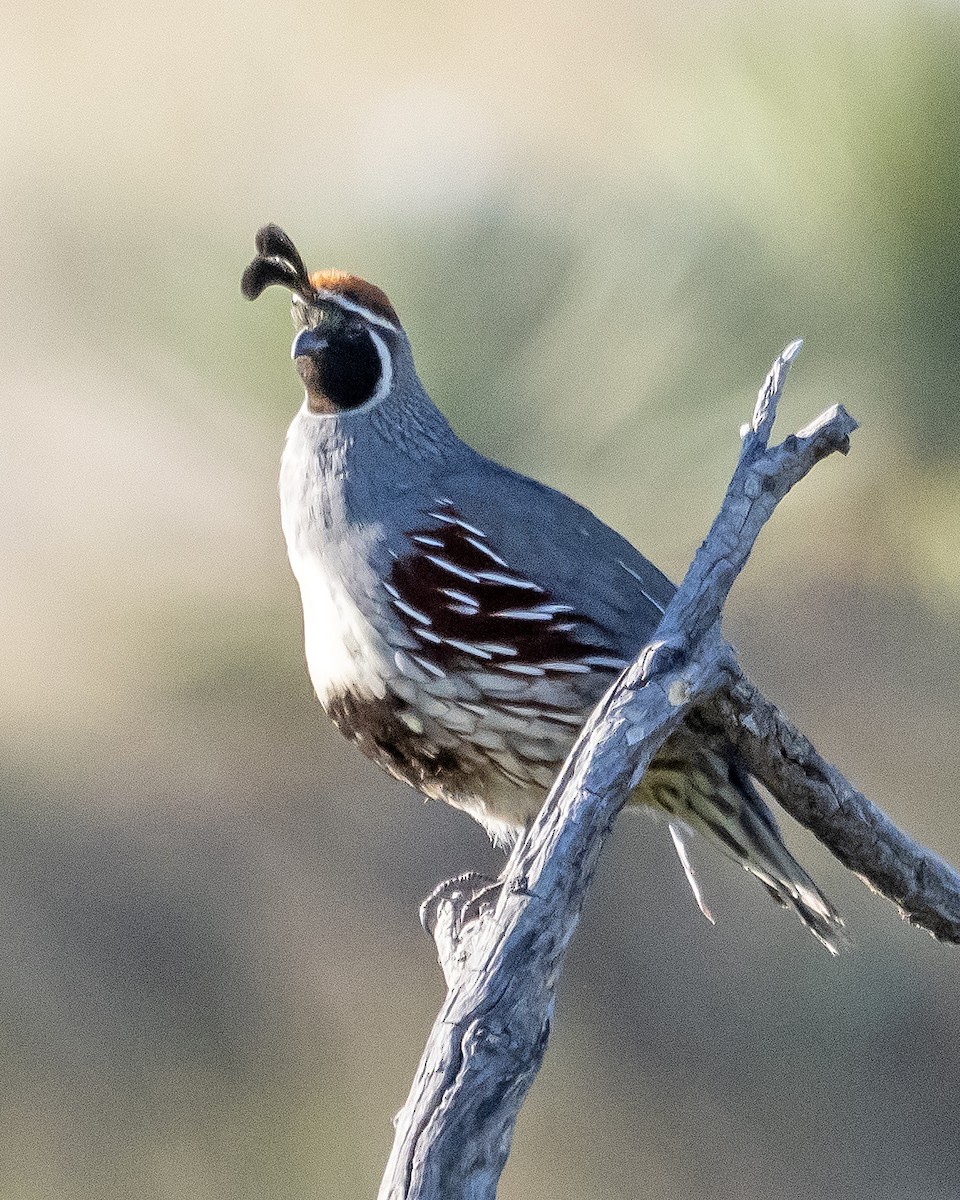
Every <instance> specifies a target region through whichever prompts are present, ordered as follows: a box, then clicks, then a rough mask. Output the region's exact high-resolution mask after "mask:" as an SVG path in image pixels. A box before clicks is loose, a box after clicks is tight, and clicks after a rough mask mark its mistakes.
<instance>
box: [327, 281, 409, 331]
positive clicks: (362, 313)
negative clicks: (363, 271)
mask: <svg viewBox="0 0 960 1200" xmlns="http://www.w3.org/2000/svg"><path fill="white" fill-rule="evenodd" d="M317 295H319V296H322V297H323V298H324V299H325V300H332V301H333V302H334V303H335V304H339V305H340V307H341V308H345V309H347V311H348V312H352V313H356V314H357V316H358V317H363V319H364V320H365V321H369V322H370V324H371V325H379V326H380V328H381V329H389V330H390V332H391V333H399V332H400V327H399V325H394V323H393V322H392V321H388V320H387V318H386V317H378V316H377V314H376V313H375V312H371V311H370V309H369V308H364V307H363V305H362V304H357V303H356V301H354V300H348V299H347V298H346V296H341V295H340V293H339V292H328V291H326V289H321V290H320V291H319V292H318V293H317Z"/></svg>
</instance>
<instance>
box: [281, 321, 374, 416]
mask: <svg viewBox="0 0 960 1200" xmlns="http://www.w3.org/2000/svg"><path fill="white" fill-rule="evenodd" d="M324 333H325V335H326V342H327V344H326V346H325V347H324V348H323V349H322V350H321V351H319V352H318V353H317V354H313V355H309V356H304V357H302V358H298V359H297V370H298V371H299V372H300V377H301V379H302V380H303V383H304V386H305V387H306V389H307V396H308V402H309V406H310V408H311V410H312V411H313V412H321V413H333V412H345V411H348V410H349V409H351V408H358V407H359V406H360V405H361V404H366V402H367V401H368V400H369V399H371V397H372V396H373V395H374V393H375V392H376V390H377V387H378V386H379V384H380V377H381V375H382V373H383V364H382V363H381V361H380V354H379V352H378V351H377V347H376V345H375V344H374V341H373V338H372V337H371V336H370V331H369V329H368V328H367V327H366V325H365V324H364V323H363V321H361V320H354V319H352V318H350V319H347V320H345V321H343V322H342V323H340V324H339V325H338V327H336V328H334V329H331V330H330V331H329V333H327V332H326V330H325V329H324Z"/></svg>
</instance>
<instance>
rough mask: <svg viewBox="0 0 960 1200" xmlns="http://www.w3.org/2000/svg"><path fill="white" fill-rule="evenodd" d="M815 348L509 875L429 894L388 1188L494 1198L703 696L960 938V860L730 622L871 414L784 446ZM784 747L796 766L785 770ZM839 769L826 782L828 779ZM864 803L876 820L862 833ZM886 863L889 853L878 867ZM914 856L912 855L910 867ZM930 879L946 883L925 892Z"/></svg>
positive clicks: (788, 358)
mask: <svg viewBox="0 0 960 1200" xmlns="http://www.w3.org/2000/svg"><path fill="white" fill-rule="evenodd" d="M799 349H800V343H799V342H795V343H793V344H792V345H791V346H788V347H787V349H786V350H785V351H784V353H783V354H782V355H781V356H780V357H779V358H778V359H777V361H776V363H775V364H774V366H773V368H772V370H771V372H770V375H769V376H768V377H767V380H766V382H765V383H764V386H763V388H761V391H760V395H759V398H758V401H757V406H756V409H755V412H754V417H753V421H752V422H751V424H750V426H749V427H748V428H747V429H746V430H745V431H744V440H743V446H742V450H741V454H740V459H739V462H738V464H737V468H736V471H735V472H734V475H733V478H732V480H731V483H730V487H729V488H728V490H727V494H726V496H725V498H724V502H723V505H722V507H721V510H720V513H719V515H718V516H717V519H716V521H715V522H714V524H713V527H712V529H711V530H710V533H709V535H708V536H707V539H706V540H705V542H704V544H703V545H702V546H701V547H700V549H699V551H698V552H697V555H696V557H695V559H694V562H693V564H692V566H691V568H690V570H689V572H688V573H687V576H686V578H685V579H684V581H683V584H682V585H681V587H680V589H679V590H678V592H677V595H676V597H675V598H674V600H673V602H672V603H671V604H670V606H669V608H668V610H667V612H666V614H665V615H664V618H663V620H662V622H661V624H660V627H659V629H658V630H657V633H656V635H655V639H654V641H653V642H652V643H651V644H650V645H649V646H648V647H647V648H646V649H645V650H644V651H643V653H642V654H641V655H640V657H639V658H638V659H637V661H636V662H635V663H634V664H633V665H632V666H631V667H629V668H628V669H627V670H626V671H625V672H624V674H623V675H622V676H621V678H620V680H619V681H618V683H617V684H616V685H615V686H614V687H613V688H612V689H611V690H610V692H608V694H607V696H606V697H605V698H604V699H603V701H602V702H601V703H600V705H599V706H598V707H597V709H596V711H595V712H594V713H593V715H592V716H591V718H590V720H589V721H588V722H587V724H586V726H585V728H584V730H583V732H582V734H581V736H580V738H579V739H578V741H577V744H576V746H575V747H574V749H573V750H572V752H571V754H570V757H569V758H568V759H567V762H566V763H565V764H564V767H563V769H562V771H561V772H560V775H559V776H558V778H557V780H556V783H555V784H554V786H553V788H552V789H551V792H550V795H549V796H548V798H547V801H546V803H545V804H544V807H543V810H542V811H541V813H540V815H539V816H538V818H537V820H536V822H535V824H534V825H533V827H532V829H531V830H530V832H529V834H528V835H527V837H526V838H524V839H523V840H522V841H521V842H520V843H519V844H518V845H517V847H516V849H515V851H514V853H513V855H512V856H511V858H510V861H509V863H508V864H507V867H506V870H505V872H504V875H503V879H502V886H501V887H499V888H494V889H490V888H489V887H488V886H486V884H487V882H488V881H480V880H475V879H471V878H470V877H464V879H461V880H457V881H454V883H453V884H452V885H449V886H447V887H445V888H441V889H439V890H438V892H437V893H435V894H434V896H433V897H431V899H430V900H429V901H428V902H427V905H426V917H427V920H428V923H429V925H430V927H431V929H432V931H433V933H434V936H435V937H436V939H437V944H438V947H439V949H440V957H441V962H442V965H443V968H444V973H445V975H446V978H447V981H448V984H449V992H448V994H447V997H446V1000H445V1002H444V1005H443V1008H442V1009H441V1011H440V1014H439V1016H438V1017H437V1020H436V1022H435V1024H434V1027H433V1030H432V1032H431V1034H430V1039H429V1041H428V1043H427V1046H426V1049H425V1051H424V1055H423V1058H422V1059H421V1062H420V1066H419V1068H418V1071H417V1075H416V1078H415V1079H414V1082H413V1086H412V1089H411V1092H410V1096H409V1098H408V1100H407V1103H406V1105H405V1106H404V1108H403V1109H402V1110H401V1112H400V1113H399V1114H398V1117H397V1122H396V1125H397V1129H396V1138H395V1141H394V1147H393V1152H392V1154H391V1157H390V1161H389V1163H388V1165H387V1170H386V1174H385V1175H384V1179H383V1182H382V1184H381V1188H380V1193H379V1196H380V1200H493V1198H494V1197H495V1195H496V1188H497V1181H498V1180H499V1177H500V1173H501V1171H502V1170H503V1166H504V1164H505V1162H506V1158H507V1154H508V1152H509V1149H510V1140H511V1137H512V1133H513V1127H514V1122H515V1120H516V1116H517V1113H518V1112H519V1109H520V1106H521V1104H522V1103H523V1099H524V1097H525V1095H526V1093H527V1090H528V1089H529V1087H530V1084H531V1083H532V1082H533V1079H534V1077H535V1075H536V1073H537V1070H538V1069H539V1066H540V1062H541V1060H542V1058H543V1053H544V1050H545V1048H546V1043H547V1038H548V1034H549V1026H550V1018H551V1015H552V1012H553V1004H554V995H555V988H556V984H557V979H558V977H559V974H560V970H561V967H562V964H563V959H564V956H565V953H566V949H567V946H568V944H569V941H570V938H571V937H572V936H573V933H574V931H575V929H576V926H577V923H578V920H579V916H580V911H581V908H582V905H583V901H584V897H585V895H586V891H587V888H588V886H589V883H590V880H591V877H592V875H593V871H594V868H595V866H596V863H597V859H598V856H599V854H600V851H601V849H602V847H603V844H604V841H605V839H606V836H607V834H608V833H609V831H610V828H611V826H612V823H613V820H614V817H615V816H616V814H617V812H618V811H619V809H620V808H621V807H622V805H623V803H624V801H625V799H626V797H627V796H628V795H629V793H630V791H631V789H632V788H633V786H634V785H635V784H636V782H637V781H638V780H639V779H640V777H641V776H642V774H643V772H644V770H645V769H646V767H647V764H648V763H649V762H650V759H651V758H652V757H653V755H654V754H655V753H656V751H657V750H658V749H659V747H660V745H661V744H662V743H663V742H664V740H665V739H666V738H667V737H668V736H669V734H670V732H671V731H672V730H673V729H674V728H675V727H676V725H677V724H678V723H679V722H680V721H681V720H682V719H683V718H684V716H685V715H686V714H687V711H688V709H689V707H690V705H691V704H693V703H698V704H700V705H702V703H703V701H704V700H705V698H708V697H713V699H712V700H711V702H710V705H709V706H708V712H707V719H714V718H715V719H716V720H717V721H720V722H721V723H722V724H723V725H724V727H725V728H726V729H727V731H728V733H729V734H730V736H731V737H734V739H735V740H736V743H737V745H738V747H740V749H741V753H743V755H744V758H745V760H746V762H747V765H748V766H749V767H750V769H751V770H752V771H755V772H756V774H757V775H758V777H759V778H760V779H761V780H763V781H764V782H769V783H771V785H772V786H774V787H775V790H776V791H777V792H778V794H779V792H780V789H781V786H782V785H783V783H784V781H786V784H787V789H788V792H789V794H790V796H791V804H790V805H789V807H790V811H792V812H793V813H794V815H796V816H798V817H799V818H800V819H801V820H802V821H803V822H804V823H805V824H807V825H808V826H809V827H810V828H811V829H813V831H814V832H815V833H816V834H817V835H818V836H819V837H821V838H822V839H823V840H825V841H826V842H827V844H828V845H830V838H831V836H834V835H838V836H839V843H838V845H837V846H836V847H834V846H831V848H832V849H834V850H835V853H837V854H838V856H839V857H840V858H841V859H842V861H844V862H847V863H848V864H849V865H850V866H852V867H853V869H854V870H856V871H858V873H861V874H863V875H864V876H866V877H867V878H869V879H870V881H871V882H872V883H873V884H874V885H875V886H877V887H879V888H880V890H882V891H884V893H885V894H887V895H889V896H891V898H893V899H895V900H896V901H897V903H899V904H901V906H902V907H903V908H905V909H907V910H908V911H909V913H910V914H911V918H912V919H914V920H916V921H918V923H922V924H925V925H926V926H927V927H928V928H930V929H931V930H932V931H933V932H935V933H937V935H938V936H941V937H947V936H949V937H951V938H952V939H953V940H956V939H957V937H960V881H958V879H957V877H956V875H952V874H949V871H950V869H949V868H948V867H946V866H945V864H939V860H936V863H937V869H936V870H935V869H934V860H933V857H932V856H930V855H928V854H927V852H925V851H922V850H921V849H920V848H919V847H916V846H914V845H913V843H910V842H909V840H908V839H906V838H904V836H903V835H902V834H900V833H899V831H896V830H895V829H894V828H893V826H891V825H890V824H889V822H886V818H882V814H878V813H877V811H876V810H875V809H872V806H871V807H870V808H869V812H868V809H867V808H865V807H864V805H867V804H868V802H867V801H865V800H864V799H863V797H860V796H859V794H858V793H855V792H854V791H853V789H852V788H850V786H849V784H845V781H843V780H842V778H841V777H840V776H839V775H838V773H836V772H835V771H834V770H833V768H829V767H827V765H826V764H824V763H822V760H819V759H818V758H816V757H815V752H813V751H812V747H809V746H808V744H807V743H805V742H804V741H803V739H802V738H800V735H798V734H796V733H795V731H791V730H789V726H787V725H786V722H785V720H784V719H783V718H782V717H781V716H780V714H779V713H777V712H776V710H775V709H773V708H772V706H770V705H768V704H767V702H766V701H764V700H763V698H762V697H760V696H759V695H758V694H757V693H756V692H754V691H753V690H752V689H751V688H750V686H749V685H748V684H747V683H746V681H745V680H744V679H743V677H742V675H741V673H740V670H739V666H738V664H737V662H736V659H735V656H734V655H733V652H732V650H731V648H730V647H729V646H728V645H727V644H726V642H724V640H723V638H722V636H721V634H720V617H721V613H722V609H723V605H724V603H725V601H726V597H727V595H728V593H729V591H730V588H731V586H732V584H733V582H734V580H735V579H736V577H737V575H738V573H739V572H740V570H742V568H743V566H744V564H745V562H746V560H747V558H748V556H749V554H750V552H751V550H752V547H753V544H754V542H755V540H756V537H757V535H758V534H759V532H760V529H761V528H762V526H763V524H764V523H765V522H766V521H767V519H768V518H769V517H770V515H771V514H772V512H773V510H774V508H775V507H776V505H777V503H778V502H779V500H780V499H782V497H783V496H784V495H785V494H786V493H787V491H788V490H789V489H790V488H791V487H792V486H793V485H794V484H795V483H797V482H798V481H799V480H800V479H802V478H803V476H804V475H805V474H806V473H807V472H808V471H809V470H811V468H812V467H813V466H814V465H815V464H816V463H817V462H818V461H819V460H820V459H821V458H823V457H824V456H825V455H828V454H830V453H832V452H833V451H837V450H839V451H841V452H844V453H845V452H846V450H847V448H848V444H849V436H850V434H851V433H852V432H853V430H854V429H855V428H856V422H855V421H853V419H852V418H851V417H850V416H848V414H847V413H846V412H845V411H844V410H843V409H842V408H840V407H837V408H834V409H832V410H830V411H829V412H827V413H824V414H823V416H822V417H820V418H819V419H818V420H817V421H816V422H814V423H813V424H812V425H811V426H809V427H807V428H806V429H805V430H802V431H801V432H800V433H798V434H797V435H796V436H791V437H788V438H787V439H786V440H785V441H784V442H783V443H782V444H781V445H779V446H776V447H774V448H772V449H771V448H770V447H769V438H770V431H771V428H772V424H773V420H774V417H775V415H776V406H777V401H778V399H779V395H780V390H781V388H782V386H783V381H784V378H785V376H786V373H787V370H788V369H789V366H790V363H791V362H792V361H793V359H794V357H795V356H796V354H797V352H798V351H799ZM718 697H719V698H718ZM798 748H799V749H798ZM778 756H779V757H781V758H782V759H783V760H784V762H785V763H787V764H788V765H787V766H785V767H782V768H780V767H778V766H777V759H778ZM813 764H816V769H815V770H814V769H813ZM778 770H779V771H781V774H780V775H778V774H777V771H778ZM805 775H806V776H808V783H809V784H810V786H808V787H807V788H806V790H804V787H803V786H802V780H803V777H804V776H805ZM824 780H826V781H827V783H826V784H824V786H825V787H826V788H827V791H826V792H824V791H823V790H822V788H820V784H821V783H822V782H823V781H824ZM814 785H817V786H814ZM841 785H844V786H845V788H846V789H847V790H846V791H844V790H843V787H842V786H841ZM818 789H819V790H818ZM831 789H832V790H831ZM852 797H857V802H856V803H854V802H853V800H852ZM824 800H826V808H825V809H824V808H823V804H824ZM858 805H859V807H858ZM841 812H842V813H843V814H844V820H842V821H841V820H840V819H839V818H838V815H837V814H838V813H841ZM858 815H859V816H862V817H863V818H864V820H865V825H864V827H863V829H862V830H860V832H859V835H858V830H857V820H858ZM884 823H885V824H884ZM894 835H895V836H894ZM881 860H882V861H883V862H884V863H885V865H884V866H883V867H882V868H881V867H877V866H876V864H877V863H879V862H881ZM898 860H900V861H909V862H910V863H912V864H913V865H912V866H909V867H906V868H903V869H902V870H899V869H898V868H897V861H898ZM941 868H942V870H941ZM931 884H932V885H933V893H935V894H933V893H930V892H929V891H928V890H927V891H926V894H925V890H926V889H928V885H931Z"/></svg>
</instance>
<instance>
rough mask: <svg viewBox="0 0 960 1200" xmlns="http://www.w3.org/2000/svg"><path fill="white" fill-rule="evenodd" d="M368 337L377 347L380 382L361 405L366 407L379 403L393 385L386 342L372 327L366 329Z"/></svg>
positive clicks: (391, 361) (390, 362)
mask: <svg viewBox="0 0 960 1200" xmlns="http://www.w3.org/2000/svg"><path fill="white" fill-rule="evenodd" d="M367 333H369V334H370V339H371V341H372V342H373V344H374V345H375V346H376V348H377V353H378V354H379V355H380V382H379V383H378V384H377V390H376V391H375V392H374V393H373V395H372V396H371V397H370V399H369V400H367V401H366V402H365V403H364V404H363V405H362V406H361V407H363V408H366V406H367V404H379V403H380V401H381V400H383V399H384V398H385V397H386V396H387V395H388V394H389V392H390V388H391V387H392V386H393V360H392V359H391V358H390V351H389V350H388V349H387V343H386V342H385V341H384V340H383V338H382V337H381V336H380V334H379V333H376V332H375V331H374V330H372V329H368V330H367Z"/></svg>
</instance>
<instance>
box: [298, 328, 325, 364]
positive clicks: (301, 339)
mask: <svg viewBox="0 0 960 1200" xmlns="http://www.w3.org/2000/svg"><path fill="white" fill-rule="evenodd" d="M326 346H327V339H326V338H325V337H321V336H320V334H319V333H317V331H316V330H315V329H301V330H300V332H299V333H298V334H297V336H296V337H295V338H294V339H293V345H292V346H291V348H290V357H291V358H292V359H294V361H296V359H298V358H312V357H313V356H314V355H315V354H319V353H320V351H321V350H325V349H326Z"/></svg>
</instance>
